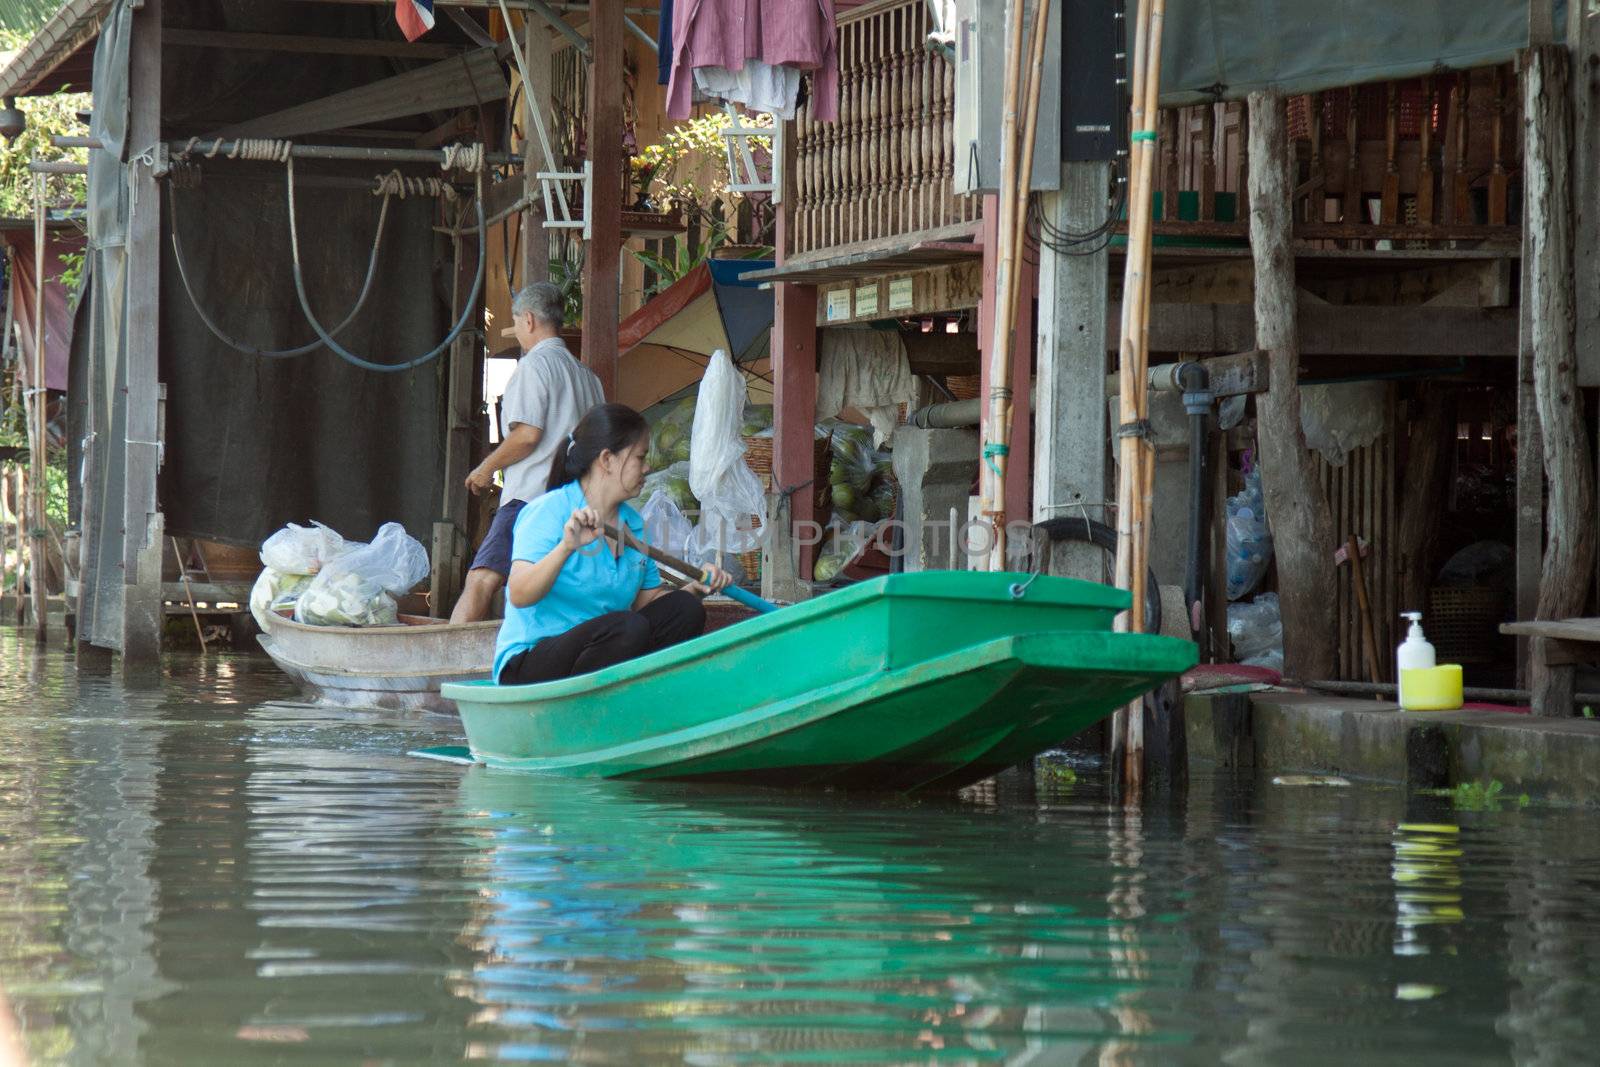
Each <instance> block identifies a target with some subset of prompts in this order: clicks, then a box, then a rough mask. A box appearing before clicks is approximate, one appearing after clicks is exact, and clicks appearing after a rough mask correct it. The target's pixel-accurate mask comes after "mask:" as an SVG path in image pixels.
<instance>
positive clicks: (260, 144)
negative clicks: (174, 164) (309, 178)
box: [178, 137, 294, 163]
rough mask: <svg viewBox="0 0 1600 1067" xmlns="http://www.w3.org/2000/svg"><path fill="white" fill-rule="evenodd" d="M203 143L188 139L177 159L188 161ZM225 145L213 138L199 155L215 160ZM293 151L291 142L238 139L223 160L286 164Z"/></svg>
mask: <svg viewBox="0 0 1600 1067" xmlns="http://www.w3.org/2000/svg"><path fill="white" fill-rule="evenodd" d="M203 143H204V142H203V141H201V139H200V138H198V137H191V138H189V143H188V144H186V145H184V146H183V151H181V152H179V153H178V158H179V159H182V160H188V158H189V156H190V155H191V154H192V153H193V152H194V151H195V150H196V149H197V148H199V147H200V145H201V144H203ZM225 143H227V142H225V141H224V140H223V139H222V138H220V137H217V138H213V139H212V141H211V147H210V148H208V149H205V150H204V151H202V152H201V153H200V154H201V155H203V156H204V157H205V158H206V159H216V158H217V155H218V154H219V153H221V151H222V146H223V145H224V144H225ZM293 149H294V143H293V142H292V141H277V140H273V139H271V138H267V137H238V138H235V139H234V142H233V147H232V148H231V149H229V150H228V153H227V155H226V156H224V157H223V158H225V159H247V160H256V161H260V162H266V163H287V162H289V156H290V153H291V151H292V150H293Z"/></svg>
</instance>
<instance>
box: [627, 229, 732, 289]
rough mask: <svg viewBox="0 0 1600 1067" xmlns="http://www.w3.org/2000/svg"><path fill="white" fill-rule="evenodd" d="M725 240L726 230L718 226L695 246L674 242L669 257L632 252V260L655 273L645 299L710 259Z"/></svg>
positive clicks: (683, 241) (685, 241) (684, 242)
mask: <svg viewBox="0 0 1600 1067" xmlns="http://www.w3.org/2000/svg"><path fill="white" fill-rule="evenodd" d="M727 239H728V231H727V228H726V227H724V226H720V225H718V226H713V227H711V233H710V234H709V235H708V236H707V237H706V239H705V240H704V241H702V242H700V243H699V244H697V245H690V244H689V242H688V241H687V240H680V241H676V242H674V244H673V251H672V255H671V256H664V255H661V254H660V253H658V252H642V251H634V252H633V256H634V258H635V259H637V260H638V261H639V262H640V263H643V264H644V265H645V266H647V267H649V268H650V269H651V270H653V271H655V273H656V280H655V284H654V285H651V286H650V287H649V288H647V289H646V290H645V292H644V295H645V299H647V300H648V299H649V298H650V297H653V296H655V295H656V294H657V293H659V292H661V290H663V289H665V288H666V287H667V286H669V285H671V284H672V283H673V282H675V281H678V280H679V279H680V278H682V277H683V276H684V275H686V274H688V273H689V272H690V271H692V270H694V269H695V268H696V267H698V266H699V265H700V264H702V263H704V262H705V261H706V260H708V259H710V258H711V253H712V252H714V251H716V250H717V249H718V248H719V247H721V245H722V243H723V242H724V241H726V240H727Z"/></svg>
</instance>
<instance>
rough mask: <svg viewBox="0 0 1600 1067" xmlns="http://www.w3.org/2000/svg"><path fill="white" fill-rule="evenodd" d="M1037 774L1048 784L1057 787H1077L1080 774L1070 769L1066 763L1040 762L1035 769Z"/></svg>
mask: <svg viewBox="0 0 1600 1067" xmlns="http://www.w3.org/2000/svg"><path fill="white" fill-rule="evenodd" d="M1034 772H1035V774H1037V775H1038V776H1039V777H1040V778H1043V779H1044V780H1045V781H1047V782H1051V783H1053V784H1055V785H1077V784H1078V772H1077V771H1075V770H1073V769H1072V768H1071V767H1068V766H1067V765H1066V764H1065V763H1046V762H1045V761H1044V760H1040V761H1039V763H1038V765H1037V766H1036V767H1035V768H1034Z"/></svg>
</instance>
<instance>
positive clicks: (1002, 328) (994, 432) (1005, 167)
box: [982, 0, 1050, 570]
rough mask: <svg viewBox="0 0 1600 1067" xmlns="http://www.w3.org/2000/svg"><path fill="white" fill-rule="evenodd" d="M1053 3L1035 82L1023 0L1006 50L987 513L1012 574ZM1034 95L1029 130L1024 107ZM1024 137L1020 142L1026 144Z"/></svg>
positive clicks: (1036, 20)
mask: <svg viewBox="0 0 1600 1067" xmlns="http://www.w3.org/2000/svg"><path fill="white" fill-rule="evenodd" d="M1049 17H1050V0H1037V3H1036V5H1035V7H1034V12H1033V28H1032V33H1033V36H1032V38H1031V40H1030V41H1029V46H1030V47H1029V51H1028V66H1027V81H1026V82H1024V81H1023V80H1022V79H1023V73H1024V72H1023V69H1022V22H1023V10H1022V0H1012V5H1011V9H1010V12H1009V23H1008V27H1007V28H1008V30H1009V37H1010V47H1009V48H1008V49H1007V50H1006V89H1005V112H1004V116H1003V119H1002V122H1001V142H1000V145H1001V147H1000V196H999V201H1000V223H999V226H998V227H997V229H996V233H997V237H998V239H999V241H1000V248H999V250H998V251H999V256H998V260H997V266H996V269H995V280H994V320H993V323H992V330H991V333H990V335H989V405H988V411H987V412H986V418H985V419H984V424H983V433H982V438H983V457H982V458H983V467H982V473H983V483H982V485H983V493H982V497H983V515H984V517H985V518H986V519H988V520H989V522H990V524H991V526H992V527H993V530H994V537H993V539H992V541H991V551H990V555H989V561H988V566H989V569H990V570H1004V569H1005V560H1006V529H1005V527H1006V505H1005V477H1006V455H1007V453H1008V452H1009V450H1010V441H1011V350H1012V336H1011V335H1012V332H1013V331H1014V329H1015V327H1016V311H1017V275H1018V273H1019V272H1018V270H1017V263H1018V260H1019V259H1020V258H1021V255H1022V244H1023V240H1024V235H1025V229H1026V220H1027V212H1026V210H1025V208H1026V205H1027V195H1028V188H1029V185H1030V184H1031V179H1032V177H1033V174H1032V171H1033V145H1034V133H1035V127H1036V126H1037V125H1038V115H1039V91H1040V82H1041V80H1042V78H1041V76H1040V70H1041V68H1042V66H1043V62H1044V37H1045V33H1044V30H1045V25H1046V22H1047V20H1048V19H1049ZM1024 95H1026V97H1027V103H1026V104H1025V105H1022V106H1024V107H1025V108H1026V117H1025V118H1024V120H1023V122H1022V125H1021V129H1020V131H1019V129H1018V121H1017V110H1018V107H1019V105H1021V102H1022V99H1023V97H1024ZM1019 133H1020V140H1019Z"/></svg>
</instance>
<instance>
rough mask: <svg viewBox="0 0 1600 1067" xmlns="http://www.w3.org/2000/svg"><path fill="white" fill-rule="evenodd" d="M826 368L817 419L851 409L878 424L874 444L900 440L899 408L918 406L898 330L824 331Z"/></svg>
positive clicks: (819, 382) (819, 389)
mask: <svg viewBox="0 0 1600 1067" xmlns="http://www.w3.org/2000/svg"><path fill="white" fill-rule="evenodd" d="M821 342H822V353H821V356H822V359H821V363H822V368H821V372H820V374H819V375H818V378H817V418H818V419H819V420H820V419H830V418H833V417H834V416H835V415H838V414H839V412H841V411H843V410H844V409H845V408H847V407H851V408H855V409H856V410H857V411H859V412H861V414H863V415H865V416H866V417H867V421H868V422H870V423H872V437H873V445H874V446H875V447H877V448H882V447H883V445H884V443H885V442H887V441H889V440H890V439H891V438H893V437H894V431H895V426H896V425H897V424H898V423H899V421H900V419H899V414H900V413H899V410H898V408H899V406H900V405H901V404H906V405H910V404H914V403H915V402H916V399H917V383H916V379H915V378H913V377H912V376H911V363H910V361H909V360H908V359H907V358H906V344H905V342H904V341H903V340H901V339H900V332H899V331H898V330H862V329H847V328H836V329H831V330H823V331H821Z"/></svg>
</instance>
